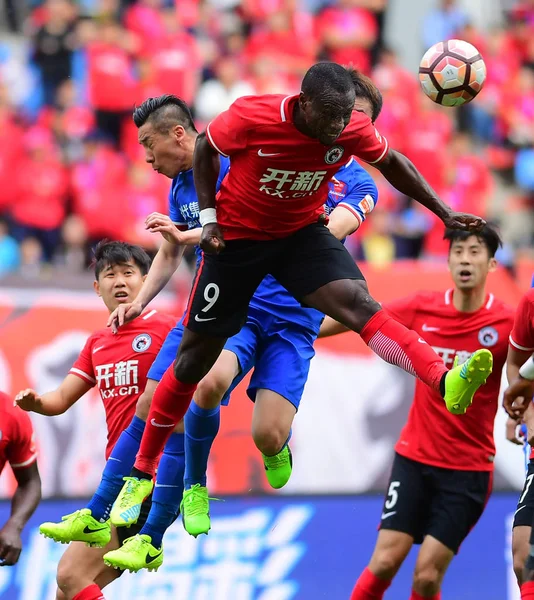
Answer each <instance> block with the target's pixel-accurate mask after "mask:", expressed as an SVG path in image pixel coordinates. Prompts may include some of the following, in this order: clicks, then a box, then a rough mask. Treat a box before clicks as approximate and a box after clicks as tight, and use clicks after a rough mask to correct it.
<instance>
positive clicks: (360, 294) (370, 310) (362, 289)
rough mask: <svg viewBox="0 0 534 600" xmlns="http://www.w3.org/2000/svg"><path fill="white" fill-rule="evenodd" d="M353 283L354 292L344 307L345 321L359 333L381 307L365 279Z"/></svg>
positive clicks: (352, 290)
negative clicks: (370, 291) (370, 292)
mask: <svg viewBox="0 0 534 600" xmlns="http://www.w3.org/2000/svg"><path fill="white" fill-rule="evenodd" d="M351 283H352V289H351V292H352V294H351V296H350V300H349V301H348V302H347V306H345V307H344V309H345V310H344V313H345V314H344V322H345V323H347V325H349V326H350V327H351V328H352V329H353V330H354V331H356V332H358V333H359V332H360V331H361V330H362V329H363V328H364V326H365V324H366V323H367V322H368V321H369V319H370V318H371V317H372V316H373V315H374V314H375V313H377V312H378V311H379V310H380V309H381V307H380V304H378V302H377V301H376V300H375V299H374V298H373V297H372V296H371V295H370V294H369V290H368V289H367V284H366V283H365V281H353V282H351Z"/></svg>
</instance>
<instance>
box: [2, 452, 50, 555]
mask: <svg viewBox="0 0 534 600" xmlns="http://www.w3.org/2000/svg"><path fill="white" fill-rule="evenodd" d="M13 472H14V474H15V479H16V480H17V489H16V490H15V494H14V496H13V499H12V500H11V516H10V517H9V519H8V521H7V522H6V524H5V525H4V526H3V527H2V529H0V565H3V566H9V565H14V564H15V563H16V562H17V561H18V559H19V556H20V553H21V550H22V540H21V537H20V534H21V532H22V530H23V529H24V526H25V525H26V523H27V522H28V520H29V519H30V517H31V516H32V515H33V513H34V512H35V509H36V508H37V505H38V504H39V501H40V500H41V478H40V476H39V469H38V468H37V463H36V462H34V463H32V464H31V465H29V466H27V467H24V468H20V469H13Z"/></svg>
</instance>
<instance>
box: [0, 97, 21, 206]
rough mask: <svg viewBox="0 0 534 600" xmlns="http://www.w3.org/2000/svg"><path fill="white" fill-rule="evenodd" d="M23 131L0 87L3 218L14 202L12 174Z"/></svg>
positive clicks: (19, 152) (14, 187) (0, 182)
mask: <svg viewBox="0 0 534 600" xmlns="http://www.w3.org/2000/svg"><path fill="white" fill-rule="evenodd" d="M22 138H23V130H22V128H21V127H20V126H19V125H18V124H17V123H16V121H15V111H14V110H13V107H12V106H11V103H10V101H9V95H8V90H7V87H6V86H3V85H0V190H2V193H1V194H0V216H5V215H7V213H8V212H9V209H10V207H11V206H12V205H13V203H14V202H15V198H16V185H15V183H16V182H15V177H13V174H14V173H15V172H16V167H17V165H18V164H19V163H20V159H21V154H22V142H21V140H22Z"/></svg>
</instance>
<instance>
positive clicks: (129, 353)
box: [69, 310, 176, 459]
mask: <svg viewBox="0 0 534 600" xmlns="http://www.w3.org/2000/svg"><path fill="white" fill-rule="evenodd" d="M175 323H176V320H175V319H174V318H172V317H170V316H169V315H164V314H161V313H158V312H156V311H155V310H151V311H147V312H145V313H144V314H142V315H140V316H139V317H137V319H134V320H133V321H131V322H130V323H126V325H123V326H122V327H119V330H118V332H117V333H116V334H114V333H112V331H111V328H110V327H106V328H105V329H100V330H99V331H96V332H95V333H93V335H91V336H90V337H89V339H88V340H87V342H86V343H85V346H84V347H83V350H82V351H81V353H80V356H79V357H78V359H77V360H76V362H75V363H74V365H73V366H72V368H71V370H70V371H69V373H70V374H72V375H77V376H78V377H80V378H81V379H83V380H84V381H87V382H88V383H90V384H91V385H96V386H97V387H98V390H99V392H100V396H101V397H102V402H103V404H104V410H105V411H106V424H107V428H108V443H107V446H106V459H107V458H108V457H109V455H110V453H111V450H112V448H113V446H114V445H115V443H116V441H117V440H118V438H119V436H120V434H121V433H122V432H123V431H124V430H125V429H126V427H128V425H129V424H130V421H131V420H132V418H133V416H134V414H135V405H136V404H137V400H138V398H139V396H140V395H141V394H142V393H143V392H144V391H145V386H146V381H147V373H148V371H149V369H150V367H151V366H152V363H153V362H154V359H155V358H156V356H157V354H158V352H159V351H160V348H161V346H162V344H163V342H164V341H165V338H166V337H167V334H168V333H169V331H170V330H171V329H172V328H173V327H174V325H175Z"/></svg>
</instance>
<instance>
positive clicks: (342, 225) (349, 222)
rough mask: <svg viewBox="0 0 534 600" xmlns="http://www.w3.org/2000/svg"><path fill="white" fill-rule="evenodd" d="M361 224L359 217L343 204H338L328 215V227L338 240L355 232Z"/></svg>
mask: <svg viewBox="0 0 534 600" xmlns="http://www.w3.org/2000/svg"><path fill="white" fill-rule="evenodd" d="M359 226H360V221H359V220H358V218H357V217H356V216H354V215H353V214H352V213H351V212H350V211H348V210H347V209H346V208H343V207H342V206H336V208H335V209H334V210H333V211H332V212H331V213H330V216H329V217H328V225H327V227H328V229H329V230H330V233H331V234H332V235H333V236H334V237H335V238H337V239H338V240H344V239H345V238H346V237H347V236H348V235H351V234H353V233H354V232H355V231H356V230H357V229H358V228H359Z"/></svg>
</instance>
